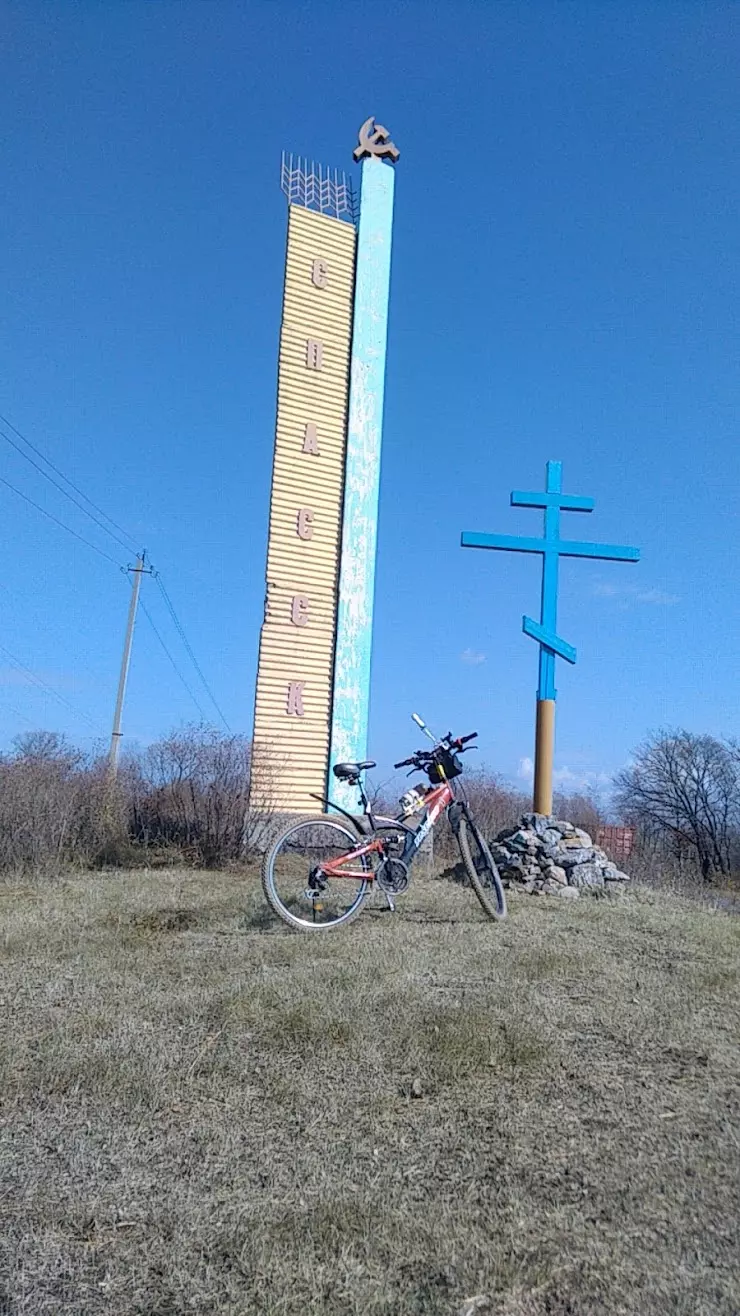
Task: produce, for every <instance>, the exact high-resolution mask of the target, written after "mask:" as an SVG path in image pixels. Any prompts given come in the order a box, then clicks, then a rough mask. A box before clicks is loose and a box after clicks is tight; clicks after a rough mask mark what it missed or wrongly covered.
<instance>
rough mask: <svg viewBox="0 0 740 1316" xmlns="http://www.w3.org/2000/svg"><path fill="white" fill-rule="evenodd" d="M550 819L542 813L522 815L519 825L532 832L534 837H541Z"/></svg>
mask: <svg viewBox="0 0 740 1316" xmlns="http://www.w3.org/2000/svg"><path fill="white" fill-rule="evenodd" d="M550 821H551V819H550V818H548V816H547V815H546V814H544V813H523V814H522V819H521V824H522V827H525V828H526V829H527V830H528V831H532V832H534V833H535V835H536V836H542V834H543V833H544V832H545V831H546V830H547V828H548V826H549V824H550Z"/></svg>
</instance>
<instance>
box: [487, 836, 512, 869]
mask: <svg viewBox="0 0 740 1316" xmlns="http://www.w3.org/2000/svg"><path fill="white" fill-rule="evenodd" d="M491 854H492V855H493V862H494V863H495V864H505V863H506V861H507V860H508V859H509V858H510V856H509V851H508V850H507V848H506V846H505V845H500V844H498V843H497V842H496V841H493V842H492V844H491Z"/></svg>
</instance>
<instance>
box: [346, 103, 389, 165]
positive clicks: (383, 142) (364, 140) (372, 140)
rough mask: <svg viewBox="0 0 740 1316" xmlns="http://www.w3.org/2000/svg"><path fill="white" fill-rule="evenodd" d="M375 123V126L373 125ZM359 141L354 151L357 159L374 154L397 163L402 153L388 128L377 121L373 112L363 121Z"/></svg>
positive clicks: (379, 158)
mask: <svg viewBox="0 0 740 1316" xmlns="http://www.w3.org/2000/svg"><path fill="white" fill-rule="evenodd" d="M373 124H375V127H373ZM358 137H359V141H358V143H357V146H356V147H355V149H354V151H353V152H352V154H353V156H354V157H355V160H362V159H363V158H364V156H366V155H374V156H376V157H377V159H378V160H391V161H392V162H393V164H395V163H396V160H397V159H398V157H399V155H400V154H401V153H400V151H399V150H398V147H397V146H394V144H393V142H392V141H391V135H390V133H389V132H388V129H387V128H384V127H383V125H382V124H381V123H375V118H374V116H373V115H372V114H371V115H370V118H369V119H366V120H365V122H364V123H363V125H362V127H361V129H360V131H359V133H358Z"/></svg>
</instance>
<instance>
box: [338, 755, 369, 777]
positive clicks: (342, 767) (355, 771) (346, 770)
mask: <svg viewBox="0 0 740 1316" xmlns="http://www.w3.org/2000/svg"><path fill="white" fill-rule="evenodd" d="M374 767H375V764H374V762H373V760H372V759H367V760H366V761H365V762H364V763H335V764H334V768H333V772H334V776H335V777H339V780H340V781H351V779H352V778H353V777H359V775H360V773H361V772H364V771H365V769H366V768H374Z"/></svg>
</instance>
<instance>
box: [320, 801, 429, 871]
mask: <svg viewBox="0 0 740 1316" xmlns="http://www.w3.org/2000/svg"><path fill="white" fill-rule="evenodd" d="M453 800H454V796H453V793H452V787H451V786H450V783H449V782H448V781H444V782H443V783H442V785H441V786H435V787H433V788H432V790H430V791H429V792H428V794H427V795H425V797H424V812H423V814H422V817H421V818H420V820H419V824H418V826H417V827H408V828H407V827H404V831H405V833H406V839H405V841H404V847H403V851H402V853H401V855H400V859H401V863H404V864H406V866H407V867H408V866H409V864H410V863H411V862H412V860H413V858H414V856H415V854H416V852H417V851H418V850H419V848H420V846H421V845H422V844H423V842H424V839H425V837H427V836H428V835H429V832H430V831H431V829H432V828H433V827H434V824H435V823H436V822H437V819H438V818H440V817H441V816H442V814H443V813H444V811H445V809H447V808H448V807H449V806H450V805H451V804H452V802H453ZM341 812H342V813H344V810H343V809H342V810H341ZM345 817H347V818H350V819H351V820H352V822H353V823H355V824H357V822H358V819H357V818H356V817H355V815H353V814H345ZM370 820H371V822H372V816H370ZM397 821H398V822H399V823H400V819H398V820H397ZM383 850H384V843H383V840H382V838H381V837H377V836H376V837H374V838H373V839H372V840H371V841H368V842H367V843H366V844H364V845H358V846H356V847H355V849H354V850H348V851H347V854H344V855H342V856H341V858H339V859H330V860H329V861H328V862H327V863H324V864H322V865H321V872H322V873H324V874H325V875H326V876H327V877H349V878H355V879H356V878H361V879H363V880H364V881H366V882H372V881H374V878H375V874H374V873H373V872H368V871H367V869H364V868H359V869H358V868H347V867H346V865H347V864H351V863H354V862H355V861H356V860H358V859H362V858H363V857H364V856H365V855H368V854H375V853H381V854H382V853H383Z"/></svg>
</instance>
